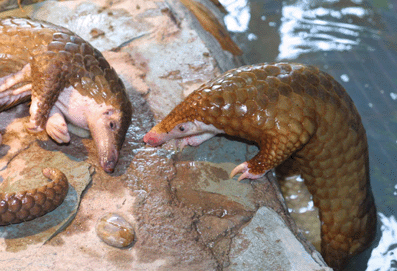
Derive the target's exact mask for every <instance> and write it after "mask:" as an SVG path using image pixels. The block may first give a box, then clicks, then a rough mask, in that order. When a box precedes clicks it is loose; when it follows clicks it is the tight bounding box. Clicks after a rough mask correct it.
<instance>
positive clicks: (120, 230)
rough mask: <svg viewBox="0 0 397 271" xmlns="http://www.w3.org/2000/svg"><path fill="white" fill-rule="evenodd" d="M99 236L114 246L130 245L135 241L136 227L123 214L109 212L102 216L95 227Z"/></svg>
mask: <svg viewBox="0 0 397 271" xmlns="http://www.w3.org/2000/svg"><path fill="white" fill-rule="evenodd" d="M95 230H96V234H97V235H98V237H99V238H100V239H101V240H102V241H103V242H105V243H106V244H108V245H109V246H113V247H119V248H123V247H128V246H129V245H131V244H132V242H134V239H135V232H134V228H133V227H132V226H131V224H130V223H128V222H127V221H126V220H125V219H124V218H123V217H122V216H120V215H118V214H115V213H108V214H106V215H104V216H102V217H101V218H100V219H99V220H98V222H97V224H96V227H95Z"/></svg>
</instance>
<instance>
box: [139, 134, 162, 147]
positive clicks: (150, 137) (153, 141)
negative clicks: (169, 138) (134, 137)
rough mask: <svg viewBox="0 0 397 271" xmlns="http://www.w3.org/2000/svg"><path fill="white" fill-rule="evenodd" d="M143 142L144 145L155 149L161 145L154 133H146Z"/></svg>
mask: <svg viewBox="0 0 397 271" xmlns="http://www.w3.org/2000/svg"><path fill="white" fill-rule="evenodd" d="M143 141H144V142H145V143H146V144H149V145H150V146H153V147H156V146H158V145H160V144H161V143H163V142H162V141H161V140H160V138H159V137H158V134H157V133H155V132H148V133H147V134H146V135H145V136H144V137H143Z"/></svg>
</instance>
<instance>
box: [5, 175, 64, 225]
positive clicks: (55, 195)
mask: <svg viewBox="0 0 397 271" xmlns="http://www.w3.org/2000/svg"><path fill="white" fill-rule="evenodd" d="M43 175H44V176H45V177H47V178H49V179H51V180H52V181H51V182H50V183H48V184H47V185H44V186H42V187H39V188H37V189H32V190H27V191H22V192H11V193H0V226H4V225H10V224H16V223H21V222H24V221H29V220H32V219H35V218H37V217H40V216H43V215H45V214H46V213H48V212H51V211H53V210H54V209H55V208H57V207H58V206H59V205H61V204H62V202H63V200H64V199H65V197H66V195H67V193H68V189H69V184H68V180H67V178H66V176H65V175H64V174H63V173H62V172H61V171H59V170H58V169H55V168H45V169H43Z"/></svg>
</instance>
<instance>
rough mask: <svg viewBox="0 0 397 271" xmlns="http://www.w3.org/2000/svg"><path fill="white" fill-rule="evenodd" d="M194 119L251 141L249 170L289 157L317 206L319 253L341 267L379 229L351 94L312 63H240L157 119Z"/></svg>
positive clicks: (170, 122) (167, 126)
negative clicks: (256, 148) (254, 151)
mask: <svg viewBox="0 0 397 271" xmlns="http://www.w3.org/2000/svg"><path fill="white" fill-rule="evenodd" d="M193 120H199V121H202V122H204V123H206V124H212V125H214V126H215V127H216V128H218V129H221V130H223V131H224V132H225V133H226V134H229V135H232V136H238V137H242V138H245V139H248V140H251V141H254V142H256V143H257V144H258V146H259V147H260V151H259V153H258V154H257V155H256V156H255V157H254V158H253V159H251V160H250V161H248V164H249V170H250V173H253V174H262V173H264V172H265V171H266V170H268V169H271V168H274V167H276V166H278V165H279V164H281V163H282V162H283V161H284V160H285V159H286V158H288V157H290V156H292V157H293V158H294V159H295V160H296V161H297V162H298V163H299V165H300V168H301V175H302V177H303V178H304V179H305V182H306V184H307V186H308V188H309V191H310V192H311V193H312V194H313V199H314V203H315V205H316V206H317V207H319V209H320V219H321V221H322V226H321V234H322V254H323V256H324V258H325V260H326V261H327V263H328V264H329V265H330V266H332V267H334V268H336V269H338V268H341V267H342V266H343V265H345V263H346V261H347V260H348V259H349V258H350V257H351V256H352V255H354V254H356V253H358V252H360V251H362V250H363V249H365V248H366V247H367V246H368V245H369V244H370V243H371V242H372V240H373V238H374V235H375V231H376V210H375V205H374V199H373V195H372V192H371V187H370V182H369V173H368V170H369V166H368V147H367V139H366V134H365V130H364V128H363V125H362V123H361V118H360V116H359V114H358V112H357V109H356V108H355V106H354V104H353V101H352V100H351V98H350V97H349V96H348V94H347V93H346V91H345V89H344V88H343V87H342V86H341V85H340V84H339V83H338V82H337V81H335V80H334V79H333V78H332V77H331V76H330V75H328V74H326V73H324V72H321V71H319V70H318V69H317V68H315V67H312V66H305V65H301V64H288V63H274V64H258V65H252V66H244V67H241V68H238V69H234V70H231V71H229V72H227V73H225V74H223V75H222V76H220V77H217V78H215V79H213V80H212V81H210V82H208V83H206V84H204V85H203V86H201V87H200V88H199V89H198V90H196V91H195V92H193V93H192V94H191V95H189V96H188V97H187V98H186V99H185V101H183V102H182V103H181V104H180V105H178V106H177V107H176V108H175V109H174V110H173V111H172V112H171V113H170V114H169V115H168V116H167V117H165V119H164V120H163V121H162V122H161V123H160V124H158V126H157V130H156V131H157V132H158V133H162V132H168V131H170V130H172V128H174V127H175V126H176V125H177V124H179V123H183V122H186V121H193Z"/></svg>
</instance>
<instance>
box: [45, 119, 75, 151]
mask: <svg viewBox="0 0 397 271" xmlns="http://www.w3.org/2000/svg"><path fill="white" fill-rule="evenodd" d="M45 129H46V131H47V134H48V135H49V136H50V137H51V138H52V139H54V140H55V141H56V142H57V143H59V144H61V143H68V142H69V141H70V135H69V131H68V126H67V124H66V122H65V119H64V118H63V116H62V115H61V114H54V115H52V116H51V117H50V118H49V119H48V121H47V124H46V127H45Z"/></svg>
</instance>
